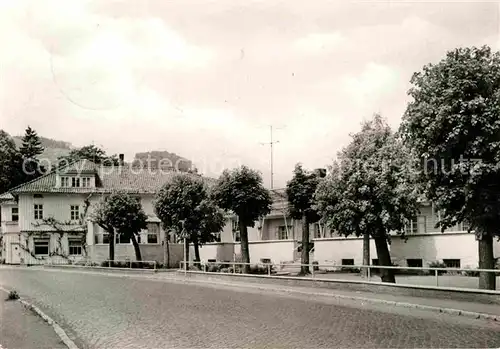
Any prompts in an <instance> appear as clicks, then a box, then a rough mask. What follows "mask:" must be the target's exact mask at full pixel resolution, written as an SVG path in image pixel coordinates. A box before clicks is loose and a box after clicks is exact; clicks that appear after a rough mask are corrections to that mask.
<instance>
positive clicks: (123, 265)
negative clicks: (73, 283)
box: [43, 258, 158, 270]
mask: <svg viewBox="0 0 500 349" xmlns="http://www.w3.org/2000/svg"><path fill="white" fill-rule="evenodd" d="M43 265H46V266H61V267H81V268H89V267H92V268H114V269H152V270H157V269H158V262H157V261H148V260H146V261H134V260H131V259H114V260H109V259H105V260H90V259H82V260H68V259H57V258H50V259H48V260H47V261H46V262H45V263H43Z"/></svg>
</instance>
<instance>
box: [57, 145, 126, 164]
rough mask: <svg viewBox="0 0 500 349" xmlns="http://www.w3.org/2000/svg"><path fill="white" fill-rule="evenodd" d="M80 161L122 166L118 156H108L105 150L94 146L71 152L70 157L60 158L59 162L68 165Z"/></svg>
mask: <svg viewBox="0 0 500 349" xmlns="http://www.w3.org/2000/svg"><path fill="white" fill-rule="evenodd" d="M78 160H89V161H92V162H94V163H96V164H102V165H104V166H111V165H115V166H116V165H119V164H120V159H119V158H118V157H117V156H116V155H111V156H108V155H107V154H106V152H105V151H104V150H103V149H101V148H99V147H96V146H95V145H93V144H91V145H86V146H84V147H81V148H79V149H73V150H71V151H70V153H69V154H68V155H66V156H61V157H59V159H58V162H59V164H60V165H66V164H68V163H72V162H75V161H78Z"/></svg>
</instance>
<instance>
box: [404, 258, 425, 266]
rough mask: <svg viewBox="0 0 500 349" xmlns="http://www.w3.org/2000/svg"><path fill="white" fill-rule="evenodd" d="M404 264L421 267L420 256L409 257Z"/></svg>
mask: <svg viewBox="0 0 500 349" xmlns="http://www.w3.org/2000/svg"><path fill="white" fill-rule="evenodd" d="M406 264H407V265H408V267H410V268H422V267H423V262H422V259H421V258H420V259H419V258H413V259H412V258H410V259H407V260H406Z"/></svg>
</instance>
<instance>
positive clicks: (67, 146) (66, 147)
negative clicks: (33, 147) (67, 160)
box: [12, 136, 73, 164]
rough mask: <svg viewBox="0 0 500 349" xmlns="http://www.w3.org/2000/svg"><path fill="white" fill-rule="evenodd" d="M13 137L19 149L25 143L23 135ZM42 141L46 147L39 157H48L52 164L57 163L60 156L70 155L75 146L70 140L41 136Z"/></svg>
mask: <svg viewBox="0 0 500 349" xmlns="http://www.w3.org/2000/svg"><path fill="white" fill-rule="evenodd" d="M12 138H13V139H14V142H15V143H16V147H17V148H18V149H19V147H20V146H21V145H22V143H23V142H22V137H21V136H15V137H12ZM40 142H41V143H42V146H43V147H44V148H45V150H44V152H43V153H42V155H40V157H39V158H40V159H47V160H48V161H50V163H51V164H55V163H56V161H57V159H58V158H59V157H60V156H64V155H68V154H69V152H70V150H71V149H72V148H73V146H72V145H71V143H70V142H64V141H56V140H54V139H50V138H45V137H41V136H40Z"/></svg>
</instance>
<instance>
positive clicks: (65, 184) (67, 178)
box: [61, 177, 69, 188]
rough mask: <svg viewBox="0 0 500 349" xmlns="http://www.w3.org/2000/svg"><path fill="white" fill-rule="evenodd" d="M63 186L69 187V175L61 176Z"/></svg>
mask: <svg viewBox="0 0 500 349" xmlns="http://www.w3.org/2000/svg"><path fill="white" fill-rule="evenodd" d="M61 187H63V188H68V187H69V177H61Z"/></svg>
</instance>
